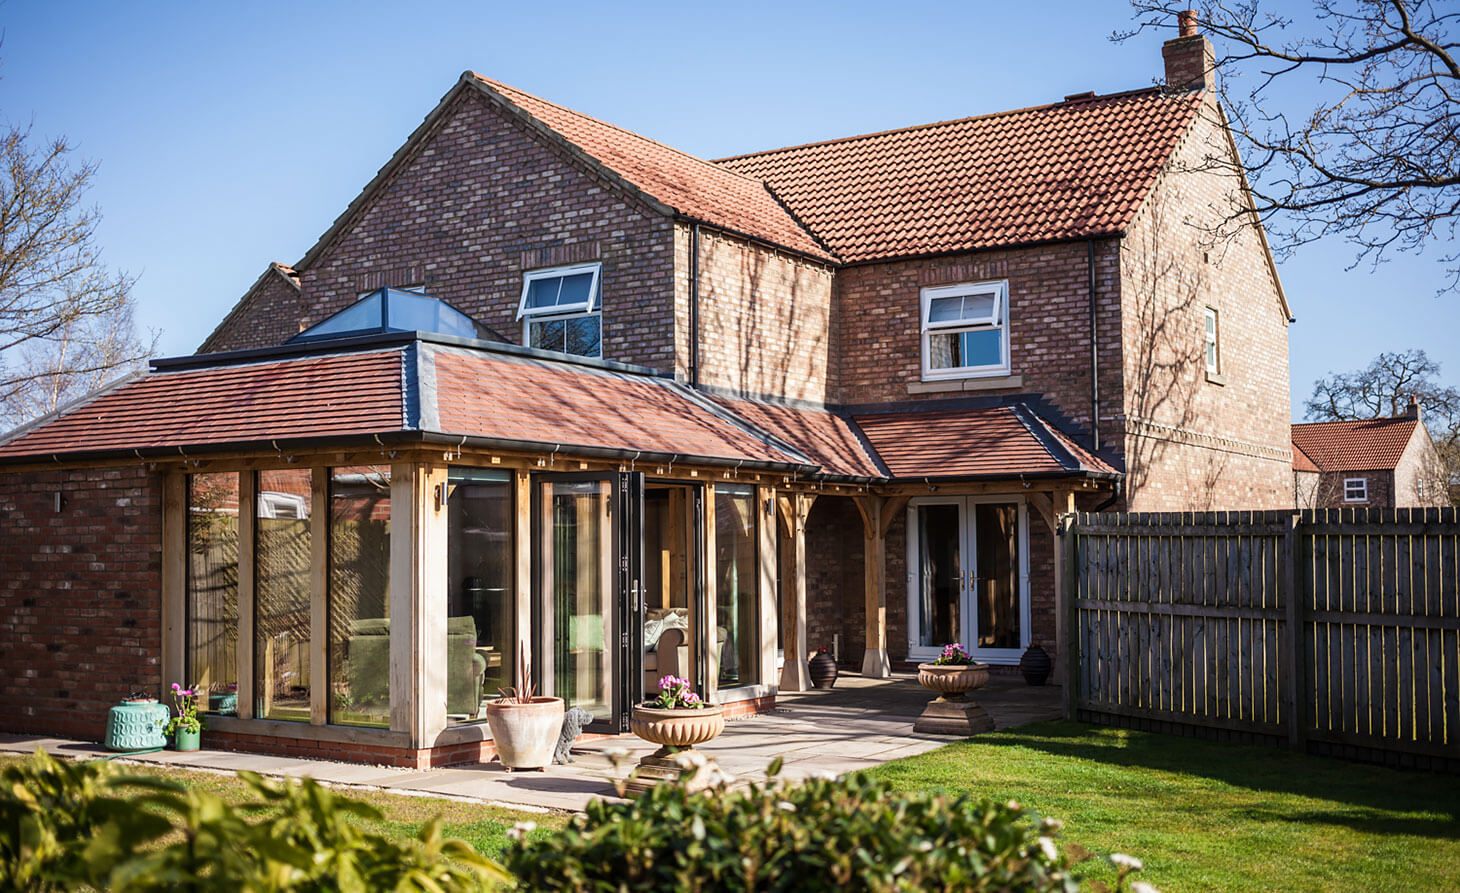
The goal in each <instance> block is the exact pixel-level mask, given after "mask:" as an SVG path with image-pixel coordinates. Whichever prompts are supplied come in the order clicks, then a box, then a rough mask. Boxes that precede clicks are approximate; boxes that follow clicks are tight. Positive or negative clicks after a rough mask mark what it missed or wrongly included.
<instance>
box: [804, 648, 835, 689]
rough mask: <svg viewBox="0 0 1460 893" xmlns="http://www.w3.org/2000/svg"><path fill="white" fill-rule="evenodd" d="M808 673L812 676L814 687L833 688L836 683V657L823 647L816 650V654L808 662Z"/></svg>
mask: <svg viewBox="0 0 1460 893" xmlns="http://www.w3.org/2000/svg"><path fill="white" fill-rule="evenodd" d="M806 670H807V673H808V674H809V675H810V676H811V686H812V688H831V687H832V686H833V685H836V675H837V668H836V659H835V658H833V657H832V656H831V655H830V654H828V653H827V652H826V649H825V648H823V649H821V650H820V651H818V652H816V656H815V657H813V658H811V660H809V661H807V662H806Z"/></svg>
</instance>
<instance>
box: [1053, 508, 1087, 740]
mask: <svg viewBox="0 0 1460 893" xmlns="http://www.w3.org/2000/svg"><path fill="white" fill-rule="evenodd" d="M1079 517H1080V516H1079V515H1078V514H1068V515H1065V516H1064V517H1062V518H1061V519H1060V521H1059V527H1058V528H1057V529H1056V532H1055V534H1056V537H1057V539H1058V541H1059V554H1058V555H1057V556H1056V557H1055V560H1056V561H1060V562H1063V563H1064V575H1063V576H1064V580H1063V583H1064V589H1065V591H1064V592H1062V593H1060V594H1061V595H1063V596H1064V608H1065V641H1064V642H1062V643H1060V650H1061V651H1063V652H1064V654H1065V678H1064V685H1063V686H1061V687H1062V688H1063V689H1064V691H1063V692H1062V694H1063V695H1064V702H1065V705H1064V706H1065V719H1074V718H1075V707H1076V705H1078V704H1079V703H1080V696H1079V685H1080V660H1081V658H1080V609H1079V608H1078V606H1076V605H1075V599H1076V598H1077V597H1078V596H1079V594H1080V584H1079V580H1078V579H1077V578H1076V575H1075V522H1076V521H1077V520H1078V519H1079Z"/></svg>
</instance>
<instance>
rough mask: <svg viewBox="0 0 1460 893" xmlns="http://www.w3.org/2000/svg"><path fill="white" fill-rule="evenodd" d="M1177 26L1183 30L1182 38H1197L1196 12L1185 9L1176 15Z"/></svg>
mask: <svg viewBox="0 0 1460 893" xmlns="http://www.w3.org/2000/svg"><path fill="white" fill-rule="evenodd" d="M1176 24H1177V26H1178V27H1179V28H1180V29H1181V36H1182V37H1195V36H1196V33H1197V31H1196V10H1194V9H1183V10H1182V11H1181V12H1178V13H1177V14H1176Z"/></svg>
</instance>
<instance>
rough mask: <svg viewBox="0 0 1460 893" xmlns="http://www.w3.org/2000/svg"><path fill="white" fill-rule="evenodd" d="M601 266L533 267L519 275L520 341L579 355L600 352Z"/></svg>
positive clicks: (518, 313)
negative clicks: (544, 268) (534, 268)
mask: <svg viewBox="0 0 1460 893" xmlns="http://www.w3.org/2000/svg"><path fill="white" fill-rule="evenodd" d="M600 272H601V265H599V264H578V265H576V266H571V267H554V268H553V269H550V270H533V271H532V272H529V273H527V274H525V275H524V276H523V277H522V301H521V303H520V304H519V306H518V308H517V318H518V319H520V320H522V340H523V343H524V344H526V345H527V346H528V347H536V348H540V349H542V350H555V351H559V352H561V353H570V354H575V355H577V356H583V357H601V356H602V355H603V337H602V320H601V318H600V313H599V302H598V296H599V276H600Z"/></svg>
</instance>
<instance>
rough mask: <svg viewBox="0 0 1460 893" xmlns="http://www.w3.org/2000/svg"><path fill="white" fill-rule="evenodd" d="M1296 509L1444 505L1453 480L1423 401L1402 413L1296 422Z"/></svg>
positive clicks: (1294, 451) (1447, 499)
mask: <svg viewBox="0 0 1460 893" xmlns="http://www.w3.org/2000/svg"><path fill="white" fill-rule="evenodd" d="M1293 495H1294V499H1295V501H1296V503H1297V506H1298V508H1305V509H1323V508H1381V509H1392V508H1440V507H1444V506H1448V505H1450V504H1451V503H1450V491H1449V480H1448V478H1447V477H1446V474H1445V469H1444V465H1443V463H1441V461H1440V455H1439V453H1438V452H1437V451H1436V449H1435V443H1434V441H1433V440H1431V439H1430V432H1429V429H1428V428H1426V427H1425V423H1424V414H1423V412H1422V411H1421V409H1420V405H1419V401H1417V400H1415V399H1414V398H1410V401H1409V407H1408V408H1407V409H1406V410H1405V413H1404V415H1400V416H1395V417H1393V418H1384V419H1362V420H1359V421H1347V422H1307V423H1303V424H1295V425H1293Z"/></svg>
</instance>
